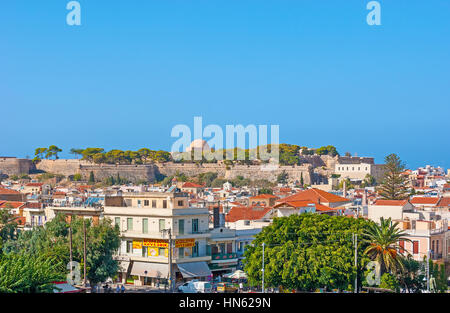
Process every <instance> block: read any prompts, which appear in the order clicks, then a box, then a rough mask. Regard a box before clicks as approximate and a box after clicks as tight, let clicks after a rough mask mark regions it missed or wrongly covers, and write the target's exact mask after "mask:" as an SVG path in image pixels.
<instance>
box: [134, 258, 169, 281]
mask: <svg viewBox="0 0 450 313" xmlns="http://www.w3.org/2000/svg"><path fill="white" fill-rule="evenodd" d="M168 273H169V266H168V265H167V264H161V263H147V262H137V261H134V262H133V267H132V268H131V275H138V276H145V277H155V278H167V277H168Z"/></svg>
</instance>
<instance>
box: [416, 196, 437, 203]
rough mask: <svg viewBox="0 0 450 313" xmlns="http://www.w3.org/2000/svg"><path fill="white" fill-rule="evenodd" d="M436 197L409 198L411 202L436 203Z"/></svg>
mask: <svg viewBox="0 0 450 313" xmlns="http://www.w3.org/2000/svg"><path fill="white" fill-rule="evenodd" d="M438 202H439V198H438V197H414V198H412V199H411V203H412V204H437V203H438Z"/></svg>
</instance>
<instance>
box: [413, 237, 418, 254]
mask: <svg viewBox="0 0 450 313" xmlns="http://www.w3.org/2000/svg"><path fill="white" fill-rule="evenodd" d="M418 253H419V242H418V241H416V240H415V241H413V254H418Z"/></svg>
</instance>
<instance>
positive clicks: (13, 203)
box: [0, 201, 25, 209]
mask: <svg viewBox="0 0 450 313" xmlns="http://www.w3.org/2000/svg"><path fill="white" fill-rule="evenodd" d="M23 205H25V202H19V201H5V202H2V203H1V204H0V208H2V209H6V208H8V207H9V208H11V209H17V208H20V207H21V206H23Z"/></svg>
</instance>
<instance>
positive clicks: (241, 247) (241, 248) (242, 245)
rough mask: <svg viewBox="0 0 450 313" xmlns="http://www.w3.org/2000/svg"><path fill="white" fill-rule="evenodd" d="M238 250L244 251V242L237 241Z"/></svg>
mask: <svg viewBox="0 0 450 313" xmlns="http://www.w3.org/2000/svg"><path fill="white" fill-rule="evenodd" d="M239 251H240V252H242V251H244V243H243V242H242V241H241V242H239Z"/></svg>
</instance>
